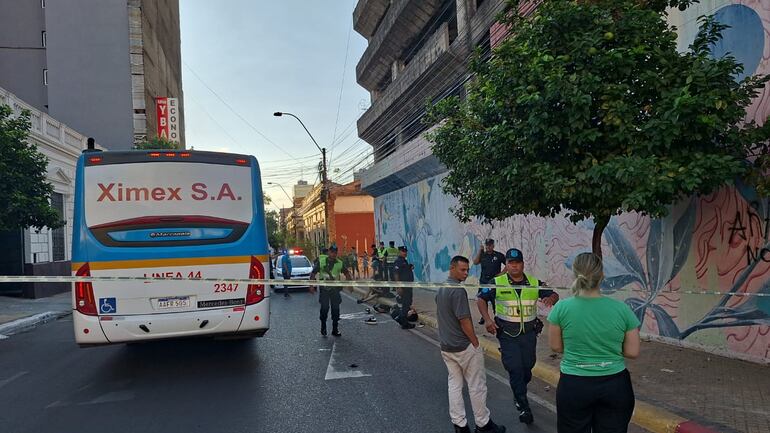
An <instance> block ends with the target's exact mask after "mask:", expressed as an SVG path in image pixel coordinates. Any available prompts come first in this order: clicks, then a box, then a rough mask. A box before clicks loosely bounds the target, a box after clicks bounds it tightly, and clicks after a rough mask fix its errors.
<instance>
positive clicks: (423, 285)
mask: <svg viewBox="0 0 770 433" xmlns="http://www.w3.org/2000/svg"><path fill="white" fill-rule="evenodd" d="M125 281H141V282H144V283H153V282H163V281H194V282H209V283H244V284H260V285H266V286H282V287H283V286H297V287H307V286H324V287H341V288H346V287H359V288H374V289H377V288H383V287H388V288H398V287H406V288H412V289H420V290H427V291H432V292H436V291H438V289H441V288H445V287H446V288H458V289H465V290H472V291H475V290H478V289H483V288H495V287H497V286H495V285H494V284H479V283H475V284H472V283H466V284H457V283H449V282H445V283H433V282H420V281H409V282H406V281H375V280H309V279H302V280H300V279H291V280H276V279H249V278H194V277H120V276H118V277H87V276H28V275H0V283H94V282H113V283H115V282H125ZM540 288H542V289H548V290H557V291H569V292H571V291H572V289H571V288H569V287H558V286H541V287H540ZM638 291H639V289H638V288H635V287H629V288H621V289H618V290H614V289H613V290H612V293H618V292H638ZM663 294H679V295H711V296H735V297H770V293H753V292H720V291H715V290H700V289H676V290H666V291H661V292H659V293H658V295H663Z"/></svg>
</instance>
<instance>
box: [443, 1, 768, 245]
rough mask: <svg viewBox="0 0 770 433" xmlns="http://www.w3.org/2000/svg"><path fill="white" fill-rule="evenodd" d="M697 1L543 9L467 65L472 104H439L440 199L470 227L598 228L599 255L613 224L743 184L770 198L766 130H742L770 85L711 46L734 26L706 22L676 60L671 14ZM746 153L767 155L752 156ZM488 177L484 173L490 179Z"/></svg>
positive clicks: (516, 22)
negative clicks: (555, 220)
mask: <svg viewBox="0 0 770 433" xmlns="http://www.w3.org/2000/svg"><path fill="white" fill-rule="evenodd" d="M689 3H691V2H689V1H676V0H670V1H662V0H658V1H655V0H648V1H644V0H592V1H588V0H586V1H564V0H545V1H543V3H541V5H540V6H539V8H538V9H537V11H536V12H535V13H534V15H532V16H530V17H526V18H525V17H521V16H519V15H517V14H516V13H513V12H512V11H516V10H518V9H517V7H518V1H511V2H509V9H508V13H507V14H504V15H501V18H500V19H501V21H503V22H504V24H507V25H508V26H509V28H511V29H515V30H514V31H513V32H512V34H511V35H510V36H509V37H508V38H507V39H506V40H505V41H503V42H502V43H501V44H500V45H498V46H497V47H496V48H495V49H494V51H493V55H492V57H491V58H490V59H489V60H488V61H482V60H480V56H477V57H476V59H475V60H474V61H473V62H472V64H471V70H472V72H473V73H474V74H475V78H474V79H473V80H472V81H471V82H470V84H469V85H468V87H467V97H466V98H465V99H464V100H461V99H459V98H451V99H447V100H444V101H442V102H440V103H438V104H437V105H436V106H434V107H432V108H429V110H430V112H431V116H429V117H430V119H431V121H432V122H439V121H441V123H440V125H439V127H438V128H437V129H436V130H435V131H434V132H433V133H432V134H431V135H430V137H431V139H432V140H433V141H434V146H433V152H434V154H435V155H436V156H437V157H438V158H439V159H440V160H441V161H442V162H443V163H444V164H445V165H446V166H447V167H448V168H449V174H448V176H447V177H446V178H445V180H444V184H443V188H444V190H445V191H446V192H447V193H449V194H451V195H454V196H455V197H457V198H458V200H459V206H458V207H457V208H456V209H455V213H456V214H457V215H458V217H459V218H460V219H462V220H465V221H467V220H469V219H471V218H472V217H482V218H484V219H486V220H494V219H504V218H507V217H509V216H512V215H526V214H535V215H539V216H550V217H552V216H555V215H556V214H558V213H559V212H561V211H562V210H565V211H566V212H567V214H568V217H569V218H570V219H571V220H572V221H573V222H577V221H580V220H582V219H585V218H593V220H594V222H595V228H594V233H593V243H592V246H593V251H594V252H595V253H597V254H600V255H601V236H602V232H603V231H604V228H605V227H606V226H607V224H608V223H609V220H610V218H611V217H612V216H613V215H617V214H619V213H621V212H625V211H637V212H640V213H642V214H646V215H649V216H651V217H662V216H664V215H666V214H667V212H668V207H669V205H670V204H672V203H674V202H676V201H678V200H680V199H683V198H685V197H687V196H690V195H693V194H696V195H697V194H708V193H710V192H713V191H714V190H715V189H718V188H720V187H722V186H724V185H726V184H729V183H730V182H732V181H733V180H734V179H735V178H737V177H742V178H744V179H747V180H749V181H750V182H751V183H752V184H753V185H755V186H757V187H758V189H759V191H760V193H767V191H768V190H769V188H768V179H767V178H766V177H764V176H763V175H762V174H763V173H764V172H766V171H767V169H768V168H770V165H769V164H768V158H769V157H768V150H770V149H768V145H767V142H768V141H767V140H768V138H769V137H770V128H768V125H770V123H765V126H764V127H759V126H757V125H756V124H754V123H753V122H748V123H745V122H744V117H745V113H746V107H748V106H749V104H750V103H751V101H752V98H754V97H755V96H757V94H758V91H759V90H761V89H762V88H763V87H764V85H765V83H766V82H767V81H768V77H758V76H755V77H747V78H745V79H743V80H742V81H740V82H736V80H735V77H736V76H738V75H739V74H740V73H741V72H742V65H740V64H738V63H737V62H736V60H735V59H734V58H732V57H729V56H727V57H723V58H718V59H715V58H713V57H712V56H711V53H710V50H711V47H712V46H713V44H714V43H716V42H717V41H718V40H719V38H720V37H721V31H722V30H723V29H724V26H723V25H721V24H719V23H718V22H716V21H715V20H714V19H713V17H708V18H704V19H703V21H702V23H701V28H700V32H699V34H698V35H697V37H696V39H695V41H694V42H693V43H692V45H691V46H690V47H689V50H688V51H687V52H678V51H677V47H676V39H677V35H676V32H675V29H674V28H672V27H670V26H669V25H668V24H667V22H666V15H665V10H664V8H665V7H666V6H679V7H680V8H684V7H686V6H687V5H688V4H689ZM748 155H759V156H758V157H757V158H756V159H750V160H747V156H748ZM481 173H485V174H481Z"/></svg>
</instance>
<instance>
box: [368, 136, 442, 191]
mask: <svg viewBox="0 0 770 433" xmlns="http://www.w3.org/2000/svg"><path fill="white" fill-rule="evenodd" d="M434 128H435V127H434ZM432 129H433V128H431V129H429V130H428V131H430V130H432ZM444 172H446V167H445V166H444V165H443V164H441V162H440V161H439V160H438V158H436V157H435V156H434V155H433V152H432V150H431V142H430V141H428V139H427V138H425V134H420V135H419V136H417V137H416V138H414V139H413V140H411V141H410V142H408V143H406V144H405V145H404V146H401V147H399V148H397V149H396V150H395V151H394V152H393V153H391V154H390V155H388V156H387V157H385V158H384V159H382V160H381V161H380V162H378V163H377V164H374V165H373V166H372V167H371V168H369V169H367V170H366V171H365V172H363V174H362V175H361V189H362V190H364V191H366V192H367V193H369V194H371V195H372V196H374V197H379V196H381V195H383V194H387V193H389V192H392V191H395V190H397V189H401V188H404V187H406V186H408V185H411V184H414V183H416V182H419V181H421V180H423V179H427V178H429V177H432V176H436V175H438V174H441V173H444Z"/></svg>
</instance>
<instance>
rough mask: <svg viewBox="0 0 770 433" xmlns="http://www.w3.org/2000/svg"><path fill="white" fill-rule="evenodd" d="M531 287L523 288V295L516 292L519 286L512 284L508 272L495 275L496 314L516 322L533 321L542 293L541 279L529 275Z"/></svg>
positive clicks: (503, 318)
mask: <svg viewBox="0 0 770 433" xmlns="http://www.w3.org/2000/svg"><path fill="white" fill-rule="evenodd" d="M527 281H528V282H529V287H525V286H518V287H520V288H521V296H519V295H518V293H516V287H517V286H511V283H510V282H509V281H508V274H507V273H504V274H502V275H498V276H497V277H495V286H497V287H495V316H497V317H499V318H500V319H502V320H505V321H508V322H514V323H522V324H523V323H526V322H531V321H533V320H535V319H536V318H537V299H538V296H539V294H540V289H538V287H539V286H540V281H538V280H537V278H533V277H530V276H529V275H527Z"/></svg>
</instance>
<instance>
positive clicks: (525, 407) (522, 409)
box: [516, 397, 535, 425]
mask: <svg viewBox="0 0 770 433" xmlns="http://www.w3.org/2000/svg"><path fill="white" fill-rule="evenodd" d="M516 410H517V411H519V421H520V422H523V423H524V424H527V425H529V424H532V423H533V422H535V417H534V416H533V415H532V410H531V409H530V408H529V400H527V398H526V397H524V398H523V399H521V401H519V399H516Z"/></svg>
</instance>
